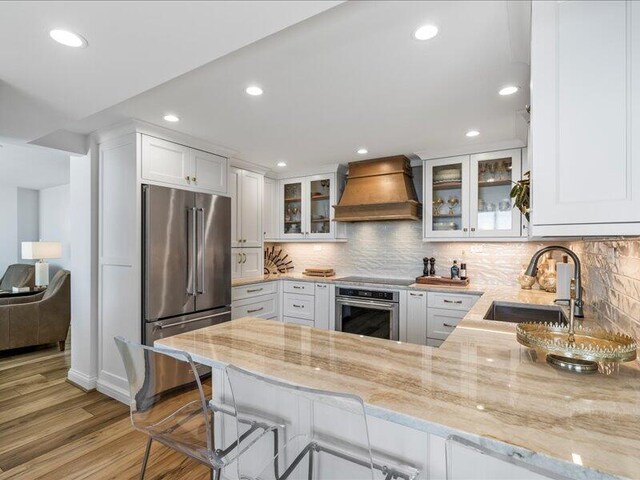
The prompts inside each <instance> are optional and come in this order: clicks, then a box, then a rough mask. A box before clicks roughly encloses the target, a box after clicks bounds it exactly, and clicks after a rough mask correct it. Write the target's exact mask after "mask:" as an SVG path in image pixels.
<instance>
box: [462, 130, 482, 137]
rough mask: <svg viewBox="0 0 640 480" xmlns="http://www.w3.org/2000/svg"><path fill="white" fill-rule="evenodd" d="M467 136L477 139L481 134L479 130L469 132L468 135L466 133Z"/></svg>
mask: <svg viewBox="0 0 640 480" xmlns="http://www.w3.org/2000/svg"><path fill="white" fill-rule="evenodd" d="M465 135H466V136H467V137H477V136H478V135H480V132H479V131H478V130H469V131H468V132H467V133H465Z"/></svg>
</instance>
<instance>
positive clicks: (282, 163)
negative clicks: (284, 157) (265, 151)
mask: <svg viewBox="0 0 640 480" xmlns="http://www.w3.org/2000/svg"><path fill="white" fill-rule="evenodd" d="M276 165H277V166H278V167H286V166H287V162H278V163H276Z"/></svg>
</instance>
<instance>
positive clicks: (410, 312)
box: [406, 290, 427, 345]
mask: <svg viewBox="0 0 640 480" xmlns="http://www.w3.org/2000/svg"><path fill="white" fill-rule="evenodd" d="M406 309H407V335H406V341H407V342H408V343H415V344H417V345H425V344H426V341H427V292H414V291H411V290H409V291H408V292H407V303H406Z"/></svg>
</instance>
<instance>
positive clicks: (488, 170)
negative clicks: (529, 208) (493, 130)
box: [469, 148, 522, 238]
mask: <svg viewBox="0 0 640 480" xmlns="http://www.w3.org/2000/svg"><path fill="white" fill-rule="evenodd" d="M469 161H470V164H469V165H470V168H469V178H470V181H469V186H470V188H471V191H470V195H469V201H470V204H469V236H470V237H476V238H487V237H519V236H521V235H522V222H521V218H522V214H521V213H520V211H519V210H518V209H517V208H512V202H511V197H510V193H511V188H512V187H513V184H514V180H520V178H521V177H522V171H521V166H522V157H521V149H519V148H516V149H513V150H505V151H500V152H488V153H479V154H476V155H471V157H470V159H469Z"/></svg>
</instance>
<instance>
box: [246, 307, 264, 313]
mask: <svg viewBox="0 0 640 480" xmlns="http://www.w3.org/2000/svg"><path fill="white" fill-rule="evenodd" d="M262 310H264V307H260V308H254V309H253V310H247V313H256V312H260V311H262Z"/></svg>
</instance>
